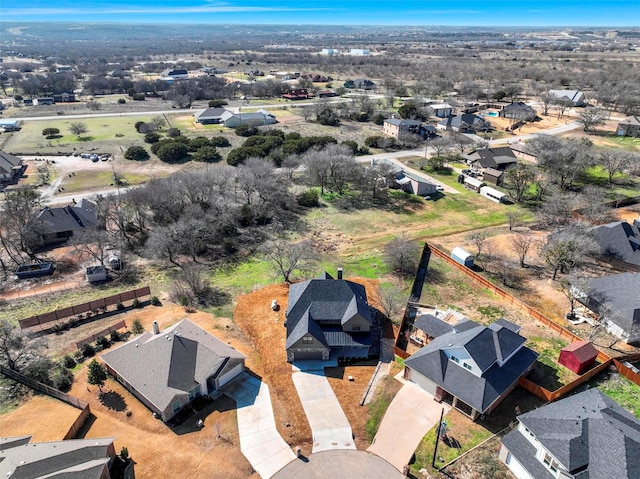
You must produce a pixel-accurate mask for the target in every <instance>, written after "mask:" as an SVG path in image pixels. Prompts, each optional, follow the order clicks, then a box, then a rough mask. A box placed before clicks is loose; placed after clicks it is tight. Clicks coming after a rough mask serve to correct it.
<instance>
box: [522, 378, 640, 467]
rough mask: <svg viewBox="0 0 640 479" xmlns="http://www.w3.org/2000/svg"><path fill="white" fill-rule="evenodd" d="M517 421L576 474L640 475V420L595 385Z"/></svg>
mask: <svg viewBox="0 0 640 479" xmlns="http://www.w3.org/2000/svg"><path fill="white" fill-rule="evenodd" d="M518 419H519V421H520V422H521V423H522V424H524V425H525V426H526V427H527V429H529V430H530V431H531V432H532V433H533V434H534V435H535V436H536V439H537V440H538V441H540V443H541V444H542V445H543V446H544V447H545V449H547V450H548V451H549V452H550V453H551V454H553V456H554V457H556V458H557V459H558V460H559V461H560V462H561V463H562V464H563V465H564V466H565V468H567V469H568V470H569V471H570V472H573V473H578V472H580V474H579V475H578V474H576V477H581V478H582V477H584V478H590V479H596V478H608V477H611V478H613V477H615V478H620V479H624V478H638V477H640V469H639V467H640V421H639V420H638V419H637V418H636V417H634V416H633V415H632V414H630V413H629V412H627V411H626V410H625V409H623V408H622V407H621V406H620V405H618V404H617V403H616V402H615V401H614V400H613V399H611V398H609V397H608V396H607V395H605V394H603V393H602V392H600V391H598V390H597V389H595V388H592V389H588V390H586V391H583V392H581V393H579V394H575V395H573V396H569V397H567V398H564V399H561V400H559V401H557V402H554V403H552V404H548V405H546V406H543V407H541V408H539V409H536V410H534V411H531V412H528V413H525V414H522V415H520V416H519V417H518ZM511 434H513V433H510V435H511ZM512 453H513V451H512ZM514 455H515V453H514ZM516 457H518V460H520V457H519V456H516ZM581 471H582V472H581ZM536 477H537V476H536Z"/></svg>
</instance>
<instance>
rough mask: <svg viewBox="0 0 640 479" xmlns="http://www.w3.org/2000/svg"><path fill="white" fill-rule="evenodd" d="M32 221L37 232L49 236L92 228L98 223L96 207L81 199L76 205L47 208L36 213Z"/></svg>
mask: <svg viewBox="0 0 640 479" xmlns="http://www.w3.org/2000/svg"><path fill="white" fill-rule="evenodd" d="M33 221H34V222H35V223H36V224H37V225H38V226H37V228H38V230H39V231H41V232H43V233H49V234H55V233H63V232H67V231H77V230H82V229H84V228H93V227H95V226H96V225H97V222H98V214H97V206H96V204H95V203H93V202H91V201H89V200H86V199H83V200H81V201H80V202H78V204H76V205H68V206H63V207H59V208H49V207H47V208H44V209H42V210H40V211H39V212H38V213H36V215H35V217H34V219H33Z"/></svg>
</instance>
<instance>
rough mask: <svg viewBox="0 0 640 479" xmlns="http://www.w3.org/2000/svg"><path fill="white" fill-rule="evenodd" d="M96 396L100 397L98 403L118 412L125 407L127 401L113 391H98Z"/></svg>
mask: <svg viewBox="0 0 640 479" xmlns="http://www.w3.org/2000/svg"><path fill="white" fill-rule="evenodd" d="M98 397H99V398H100V403H102V405H103V406H105V407H106V408H108V409H111V410H113V411H120V412H122V411H125V410H126V409H127V403H126V402H125V400H124V398H123V397H122V396H121V395H120V394H118V393H117V392H115V391H109V392H106V393H100V395H99V396H98Z"/></svg>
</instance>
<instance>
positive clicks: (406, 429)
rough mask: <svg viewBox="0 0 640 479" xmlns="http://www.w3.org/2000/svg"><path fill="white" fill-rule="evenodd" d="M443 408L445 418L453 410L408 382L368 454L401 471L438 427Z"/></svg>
mask: <svg viewBox="0 0 640 479" xmlns="http://www.w3.org/2000/svg"><path fill="white" fill-rule="evenodd" d="M443 408H445V414H446V413H447V412H448V411H449V409H450V408H449V406H447V405H446V404H438V403H437V402H435V401H434V400H433V396H432V395H431V394H429V393H428V392H426V391H425V390H424V389H422V388H420V387H418V386H416V385H415V384H413V383H411V382H406V383H405V385H404V386H402V388H401V389H400V391H398V394H396V396H395V397H394V398H393V401H391V404H389V408H388V409H387V412H386V413H385V415H384V417H383V418H382V422H381V423H380V427H379V428H378V432H377V434H376V437H375V438H374V439H373V443H372V444H371V446H369V448H368V449H367V451H369V452H371V453H373V454H376V455H377V456H380V457H381V458H383V459H385V460H386V461H387V462H389V463H391V464H393V465H394V466H395V467H396V469H398V470H399V471H402V468H403V467H404V466H405V465H406V464H408V463H409V460H410V459H411V456H412V455H413V453H414V452H415V450H416V448H417V447H418V444H420V441H421V440H422V438H423V437H424V436H425V434H426V433H427V432H428V431H429V430H430V429H431V428H432V427H433V426H435V425H436V424H438V421H439V420H440V413H441V412H442V409H443Z"/></svg>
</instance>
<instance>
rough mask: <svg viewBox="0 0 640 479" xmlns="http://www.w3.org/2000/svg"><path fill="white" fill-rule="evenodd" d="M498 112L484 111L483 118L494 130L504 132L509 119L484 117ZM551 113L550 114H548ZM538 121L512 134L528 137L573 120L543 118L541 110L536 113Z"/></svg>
mask: <svg viewBox="0 0 640 479" xmlns="http://www.w3.org/2000/svg"><path fill="white" fill-rule="evenodd" d="M497 112H498V110H486V111H485V112H483V113H484V115H485V118H486V119H487V120H488V121H489V122H490V123H491V126H493V127H494V128H495V129H496V130H499V131H505V129H506V128H510V127H511V125H512V123H513V121H512V120H511V119H510V118H500V117H498V116H486V114H487V113H497ZM550 113H552V112H550ZM538 118H539V120H538V121H534V122H529V123H526V124H525V125H523V126H522V128H519V129H517V130H516V131H515V132H514V134H515V135H528V134H531V133H538V132H540V131H541V130H547V129H549V128H555V127H556V126H560V125H564V124H566V123H571V122H572V121H574V120H575V119H574V118H572V117H569V116H564V117H563V118H558V115H557V114H556V115H554V114H551V115H547V116H543V115H542V114H541V110H539V111H538Z"/></svg>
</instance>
